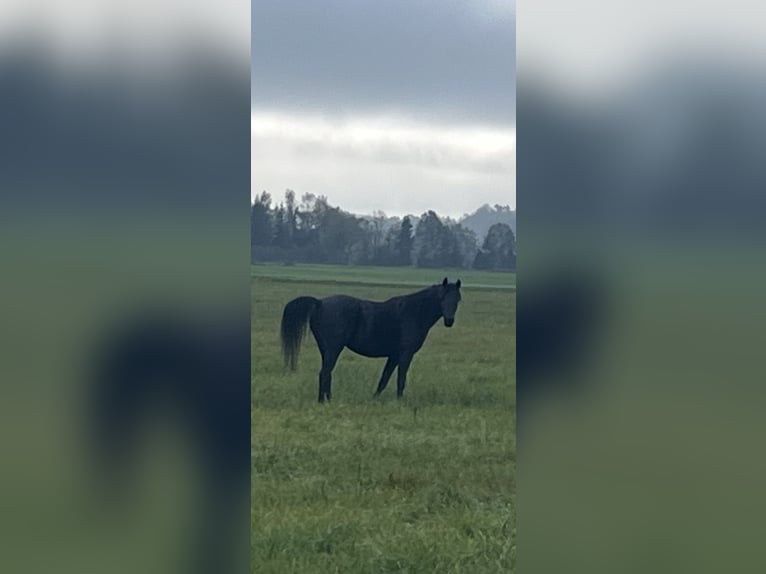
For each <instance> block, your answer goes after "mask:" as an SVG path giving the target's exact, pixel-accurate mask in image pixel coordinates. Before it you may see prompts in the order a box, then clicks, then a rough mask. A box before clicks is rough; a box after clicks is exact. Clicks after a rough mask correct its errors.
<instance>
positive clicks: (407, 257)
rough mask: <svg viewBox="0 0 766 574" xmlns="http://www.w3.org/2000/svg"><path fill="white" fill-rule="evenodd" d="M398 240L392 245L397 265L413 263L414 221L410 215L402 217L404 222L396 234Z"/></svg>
mask: <svg viewBox="0 0 766 574" xmlns="http://www.w3.org/2000/svg"><path fill="white" fill-rule="evenodd" d="M395 237H396V240H395V242H394V245H392V248H393V249H392V253H393V254H394V258H395V261H396V264H397V265H412V247H413V240H414V238H413V236H412V222H411V221H410V216H409V215H407V216H405V217H404V219H402V224H401V225H400V226H399V233H398V235H396V236H395Z"/></svg>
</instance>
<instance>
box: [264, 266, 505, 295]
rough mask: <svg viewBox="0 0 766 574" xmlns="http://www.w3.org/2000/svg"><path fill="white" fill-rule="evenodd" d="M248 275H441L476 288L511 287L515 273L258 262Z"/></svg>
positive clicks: (401, 280)
mask: <svg viewBox="0 0 766 574" xmlns="http://www.w3.org/2000/svg"><path fill="white" fill-rule="evenodd" d="M250 275H251V276H252V277H264V278H271V279H282V280H285V281H310V282H315V283H324V282H330V283H372V284H377V285H408V286H415V287H425V286H427V285H430V284H432V283H438V282H439V281H441V280H442V278H444V277H449V280H450V281H455V280H456V279H460V280H461V281H462V282H463V284H464V285H466V286H469V287H470V286H473V287H477V288H481V287H485V288H496V289H514V288H515V287H516V274H515V273H502V272H496V271H475V270H473V269H422V268H415V267H370V266H363V265H360V266H352V265H318V264H303V263H302V264H295V265H284V264H278V263H261V264H258V265H253V266H252V267H251V272H250Z"/></svg>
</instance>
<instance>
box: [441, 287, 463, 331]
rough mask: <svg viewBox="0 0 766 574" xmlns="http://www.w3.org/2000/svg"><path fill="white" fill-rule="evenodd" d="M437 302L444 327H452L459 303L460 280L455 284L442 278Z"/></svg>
mask: <svg viewBox="0 0 766 574" xmlns="http://www.w3.org/2000/svg"><path fill="white" fill-rule="evenodd" d="M439 302H440V303H441V307H442V317H444V325H445V326H447V327H452V325H454V324H455V313H457V305H458V303H460V279H458V280H457V281H456V282H455V283H450V282H449V280H447V278H446V277H445V278H444V281H442V284H441V285H439Z"/></svg>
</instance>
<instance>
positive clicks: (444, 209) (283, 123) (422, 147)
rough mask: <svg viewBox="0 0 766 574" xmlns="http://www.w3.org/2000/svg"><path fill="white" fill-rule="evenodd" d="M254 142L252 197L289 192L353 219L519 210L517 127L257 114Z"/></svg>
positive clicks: (254, 120) (255, 113) (394, 119)
mask: <svg viewBox="0 0 766 574" xmlns="http://www.w3.org/2000/svg"><path fill="white" fill-rule="evenodd" d="M251 138H252V139H251V142H252V143H251V148H252V172H251V173H252V189H253V193H259V192H260V191H261V190H264V189H266V190H268V191H270V192H271V193H273V194H274V195H281V193H282V191H283V190H284V189H285V188H286V187H290V188H293V189H295V190H296V191H297V192H298V194H299V195H300V194H302V193H305V192H312V193H317V194H324V195H327V196H328V197H329V198H330V200H331V201H332V202H334V203H337V204H340V205H341V206H342V207H344V208H345V209H350V210H352V211H358V212H368V211H372V210H373V209H382V210H384V211H387V212H389V213H392V214H403V213H407V212H410V211H416V212H422V211H424V210H426V209H437V210H438V211H439V212H440V213H444V214H448V215H453V216H455V215H461V214H462V213H464V212H466V211H472V210H473V209H475V208H476V207H477V206H478V205H480V204H481V203H484V202H490V203H492V202H500V201H502V202H503V203H511V204H515V183H514V179H515V177H514V176H515V147H516V134H515V128H512V127H511V128H494V129H490V128H486V127H479V126H467V125H460V126H444V125H440V124H429V123H424V122H417V121H413V120H411V119H405V118H403V117H390V116H388V117H385V116H374V117H363V116H357V117H355V118H353V119H349V118H346V119H338V118H333V117H332V116H329V117H328V116H288V115H284V114H275V113H260V112H253V114H252V117H251Z"/></svg>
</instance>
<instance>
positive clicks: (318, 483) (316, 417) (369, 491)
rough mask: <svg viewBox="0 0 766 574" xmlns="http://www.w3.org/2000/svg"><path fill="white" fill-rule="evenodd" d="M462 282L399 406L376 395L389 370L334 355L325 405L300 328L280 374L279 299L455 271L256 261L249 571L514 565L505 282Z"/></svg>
mask: <svg viewBox="0 0 766 574" xmlns="http://www.w3.org/2000/svg"><path fill="white" fill-rule="evenodd" d="M459 273H460V277H461V279H462V280H463V282H464V284H465V285H466V287H465V288H464V290H463V302H462V304H461V307H460V310H459V311H458V315H457V320H456V323H455V326H454V327H453V328H452V329H446V328H445V327H444V326H443V324H442V323H441V322H440V323H438V324H437V325H436V326H434V328H433V329H432V331H431V333H430V335H429V338H428V340H427V341H426V344H425V345H424V347H423V349H421V351H420V352H419V353H418V354H417V355H416V357H415V360H414V361H413V364H412V367H411V369H410V372H409V377H408V384H407V390H406V393H405V399H404V400H403V401H401V402H398V401H396V399H395V391H396V381H395V378H392V382H391V383H389V386H388V388H387V389H386V391H385V392H384V394H383V396H382V397H381V400H378V401H373V400H372V393H373V391H374V390H375V386H376V384H377V379H378V377H379V376H380V371H381V370H382V368H383V364H384V362H385V361H384V360H383V359H368V358H364V357H360V356H357V355H355V354H354V353H352V352H350V351H348V350H346V351H344V352H343V354H342V355H341V357H340V360H339V361H338V365H337V367H336V369H335V371H334V374H333V401H332V403H331V404H329V405H324V406H320V405H318V404H317V403H316V395H317V371H318V369H319V352H318V351H317V349H316V344H315V343H314V340H313V337H311V335H310V334H309V336H308V338H307V340H306V341H305V342H304V346H303V349H302V351H301V356H300V361H299V366H298V370H297V371H296V372H294V373H286V372H285V371H284V370H283V368H282V359H281V355H280V353H279V342H278V332H279V320H280V318H281V313H282V309H283V307H284V305H285V303H287V302H288V301H289V300H290V299H292V298H294V297H297V296H300V295H314V296H317V297H322V296H326V295H329V294H332V293H341V292H342V293H347V294H350V295H356V296H359V297H365V298H369V299H377V300H383V299H386V298H388V297H391V296H394V295H398V294H403V293H408V292H411V291H413V290H414V289H413V287H409V286H408V285H410V284H417V285H423V286H425V285H427V284H430V283H434V282H436V281H438V279H439V278H441V277H443V276H444V275H449V277H450V280H454V278H456V275H457V274H456V272H454V271H452V270H450V271H447V272H445V271H441V270H437V271H433V270H423V269H405V268H394V269H387V268H370V267H360V268H353V267H351V268H349V267H331V266H314V265H312V266H299V265H296V266H276V265H267V266H260V265H259V266H254V267H253V278H252V279H251V297H252V355H253V361H252V481H253V482H252V515H251V517H252V518H251V519H252V524H251V527H252V529H251V532H252V560H253V564H252V570H253V571H254V572H259V573H261V572H280V573H281V572H298V573H300V572H306V573H308V572H311V573H323V572H355V573H356V572H360V573H363V572H370V573H377V572H458V571H459V572H471V573H484V572H508V571H512V570H513V568H514V566H515V554H516V550H515V511H514V508H515V501H514V493H515V467H516V463H515V460H516V454H515V452H516V442H515V289H512V288H509V287H510V286H512V285H513V284H514V283H515V277H514V276H513V275H511V274H496V273H476V272H468V273H466V272H464V271H460V272H459ZM333 280H334V281H338V280H339V281H341V283H338V284H333V283H329V282H328V281H333ZM344 281H345V282H346V283H344ZM493 282H494V283H495V286H494V288H486V287H484V288H476V287H473V288H472V287H471V285H484V286H487V285H491V284H492V283H493ZM503 283H504V284H503ZM397 284H398V285H397ZM395 376H396V375H395V374H394V377H395Z"/></svg>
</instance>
